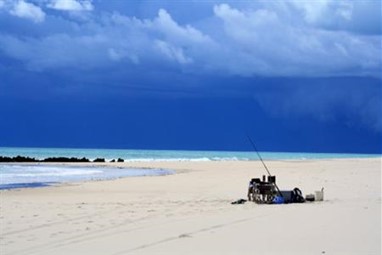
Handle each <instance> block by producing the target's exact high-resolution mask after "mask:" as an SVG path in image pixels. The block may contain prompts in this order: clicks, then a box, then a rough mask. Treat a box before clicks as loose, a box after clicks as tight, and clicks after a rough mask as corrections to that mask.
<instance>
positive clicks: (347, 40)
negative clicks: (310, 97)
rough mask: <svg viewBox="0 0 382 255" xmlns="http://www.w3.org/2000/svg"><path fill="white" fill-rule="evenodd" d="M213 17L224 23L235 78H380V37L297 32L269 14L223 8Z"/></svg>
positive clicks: (304, 28)
mask: <svg viewBox="0 0 382 255" xmlns="http://www.w3.org/2000/svg"><path fill="white" fill-rule="evenodd" d="M304 3H305V2H304ZM323 3H324V1H323ZM214 13H215V15H216V16H217V17H219V18H220V19H221V20H222V21H223V24H224V31H225V35H226V36H227V38H226V43H225V44H226V45H228V46H229V48H231V49H233V50H232V52H230V56H231V58H230V59H231V62H235V63H236V65H235V68H234V69H232V68H231V67H230V71H231V72H233V73H236V74H241V75H266V76H269V75H270V76H296V75H297V76H327V75H328V76H333V75H351V74H352V73H353V72H354V70H358V71H359V72H360V71H361V70H362V71H361V72H362V73H363V74H364V75H370V74H374V75H379V74H378V70H379V69H380V67H381V60H380V55H381V49H380V46H379V44H380V41H379V42H378V37H372V36H370V37H366V36H357V35H352V34H349V33H346V32H339V31H326V30H323V29H320V28H315V27H310V26H306V25H305V26H300V25H298V26H296V25H294V24H293V23H288V22H287V21H286V20H285V19H284V17H283V16H281V15H280V14H278V13H277V12H276V10H271V9H256V10H243V11H241V10H238V9H235V8H232V7H230V6H229V5H226V4H222V5H217V6H215V7H214ZM314 17H316V14H313V13H310V18H311V19H313V18H314ZM248 67H250V68H248ZM361 72H360V73H361Z"/></svg>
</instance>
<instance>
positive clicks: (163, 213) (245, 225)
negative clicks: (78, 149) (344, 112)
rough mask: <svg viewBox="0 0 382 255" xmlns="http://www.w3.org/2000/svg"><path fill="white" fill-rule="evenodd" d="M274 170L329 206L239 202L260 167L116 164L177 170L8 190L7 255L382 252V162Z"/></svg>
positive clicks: (0, 217)
mask: <svg viewBox="0 0 382 255" xmlns="http://www.w3.org/2000/svg"><path fill="white" fill-rule="evenodd" d="M266 164H267V166H268V167H269V169H270V171H271V173H272V174H273V175H276V176H277V180H276V182H277V183H278V185H279V187H280V189H282V190H283V189H293V188H294V187H299V188H300V189H301V190H302V191H303V193H304V195H305V194H309V193H312V192H314V191H315V190H319V189H320V188H321V187H324V188H325V198H324V201H323V202H314V203H304V204H286V205H257V204H255V203H252V202H247V203H245V204H243V205H231V204H230V203H231V202H232V201H235V200H237V199H240V198H246V191H247V187H248V186H247V185H248V181H249V179H250V178H252V177H260V176H261V175H263V174H265V170H264V169H263V167H262V165H261V162H259V161H209V162H191V161H190V162H124V163H111V165H112V166H125V167H146V168H164V169H171V170H174V171H175V172H176V173H175V174H173V175H167V176H151V177H134V178H120V179H115V180H105V181H87V182H79V183H67V184H63V185H58V186H52V187H45V188H38V189H18V190H9V191H6V192H4V191H0V196H1V200H2V203H1V210H0V221H1V225H2V226H3V227H2V230H1V237H2V238H1V239H0V245H1V247H2V248H3V254H4V255H10V254H19V255H22V254H28V255H29V254H39V255H45V254H53V253H54V254H84V253H92V254H94V255H97V254H100V255H101V254H102V255H105V254H110V255H112V254H113V255H116V254H180V253H182V254H215V253H219V254H238V253H239V254H253V253H254V251H256V254H322V253H323V252H325V253H327V254H341V253H344V254H354V255H355V254H357V255H358V254H380V251H381V241H380V240H381V229H380V226H381V219H380V214H381V192H380V191H381V172H380V167H381V159H380V158H371V159H336V160H300V161H298V162H295V161H288V162H285V161H269V160H267V161H266ZM75 165H77V163H75ZM92 165H94V164H93V163H92ZM95 165H96V166H99V165H100V164H95ZM101 165H103V166H104V165H109V163H102V164H101ZM109 166H110V165H109ZM360 236H362V238H360ZM296 240H298V242H297V244H298V245H296Z"/></svg>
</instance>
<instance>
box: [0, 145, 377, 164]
mask: <svg viewBox="0 0 382 255" xmlns="http://www.w3.org/2000/svg"><path fill="white" fill-rule="evenodd" d="M260 154H261V156H262V158H263V159H267V160H295V159H299V160H304V159H334V158H370V157H381V154H343V153H297V152H293V153H291V152H260ZM17 155H21V156H29V157H34V158H37V159H43V158H47V157H77V158H82V157H86V158H88V159H90V160H93V159H95V158H105V159H106V160H112V159H117V158H122V159H124V160H125V161H220V160H258V156H257V154H256V153H255V152H237V151H180V150H176V151H175V150H116V149H66V148H2V147H0V156H8V157H14V156H17Z"/></svg>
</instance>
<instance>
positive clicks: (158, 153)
mask: <svg viewBox="0 0 382 255" xmlns="http://www.w3.org/2000/svg"><path fill="white" fill-rule="evenodd" d="M260 154H261V156H262V158H263V159H264V160H307V159H334V158H370V157H381V155H380V154H340V153H295V152H293V153H290V152H260ZM18 155H20V156H28V157H32V158H36V159H44V158H48V157H76V158H82V157H86V158H88V159H90V160H94V159H96V158H105V160H106V161H110V160H112V159H118V158H122V159H124V160H125V161H227V160H246V161H248V160H259V158H258V156H257V154H256V153H255V152H234V151H180V150H179V151H175V150H119V149H67V148H4V147H3V148H2V147H0V156H7V157H15V156H18ZM168 174H173V171H171V170H166V169H132V168H118V167H84V166H75V165H74V166H62V165H59V164H56V165H54V164H53V165H49V166H47V165H40V164H17V163H15V164H0V189H14V188H23V187H29V188H34V187H44V186H49V185H52V184H56V183H65V182H78V181H89V180H107V179H116V178H122V177H135V176H153V175H168Z"/></svg>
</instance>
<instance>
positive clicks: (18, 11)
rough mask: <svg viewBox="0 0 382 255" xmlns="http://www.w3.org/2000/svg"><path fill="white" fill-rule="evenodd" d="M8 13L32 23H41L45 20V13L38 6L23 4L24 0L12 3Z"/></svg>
mask: <svg viewBox="0 0 382 255" xmlns="http://www.w3.org/2000/svg"><path fill="white" fill-rule="evenodd" d="M3 4H4V2H3ZM9 13H10V14H12V15H14V16H17V17H20V18H26V19H30V20H33V21H34V22H42V21H44V19H45V13H44V12H43V11H42V10H41V8H40V7H39V6H36V5H34V4H32V3H28V2H25V1H24V0H19V1H17V2H14V4H13V6H12V8H11V9H10V10H9Z"/></svg>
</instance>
